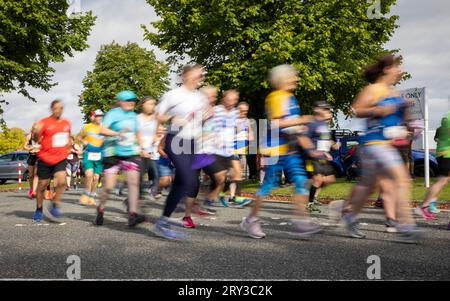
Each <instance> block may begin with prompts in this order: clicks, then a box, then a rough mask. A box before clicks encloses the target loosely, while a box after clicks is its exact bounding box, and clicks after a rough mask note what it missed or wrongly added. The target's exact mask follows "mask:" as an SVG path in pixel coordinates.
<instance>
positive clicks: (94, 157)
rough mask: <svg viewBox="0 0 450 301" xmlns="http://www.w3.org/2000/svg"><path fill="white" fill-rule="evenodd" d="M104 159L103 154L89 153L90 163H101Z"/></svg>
mask: <svg viewBox="0 0 450 301" xmlns="http://www.w3.org/2000/svg"><path fill="white" fill-rule="evenodd" d="M101 158H102V153H88V160H89V161H99V160H100V159H101Z"/></svg>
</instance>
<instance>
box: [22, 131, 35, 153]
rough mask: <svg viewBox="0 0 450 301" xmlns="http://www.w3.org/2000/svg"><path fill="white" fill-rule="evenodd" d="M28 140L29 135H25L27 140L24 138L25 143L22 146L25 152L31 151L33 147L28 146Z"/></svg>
mask: <svg viewBox="0 0 450 301" xmlns="http://www.w3.org/2000/svg"><path fill="white" fill-rule="evenodd" d="M30 139H31V134H28V135H27V138H26V141H25V143H24V145H23V149H24V150H26V151H31V150H33V146H31V145H28V141H30Z"/></svg>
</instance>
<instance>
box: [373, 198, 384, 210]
mask: <svg viewBox="0 0 450 301" xmlns="http://www.w3.org/2000/svg"><path fill="white" fill-rule="evenodd" d="M375 207H377V208H383V199H382V198H378V199H377V200H376V201H375Z"/></svg>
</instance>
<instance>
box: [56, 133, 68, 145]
mask: <svg viewBox="0 0 450 301" xmlns="http://www.w3.org/2000/svg"><path fill="white" fill-rule="evenodd" d="M67 144H69V133H57V134H55V135H53V138H52V147H64V146H67Z"/></svg>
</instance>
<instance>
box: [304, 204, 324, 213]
mask: <svg viewBox="0 0 450 301" xmlns="http://www.w3.org/2000/svg"><path fill="white" fill-rule="evenodd" d="M306 208H307V209H308V210H309V212H317V213H321V212H322V210H320V208H319V205H317V204H316V203H315V202H312V203H308V205H307V206H306Z"/></svg>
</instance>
